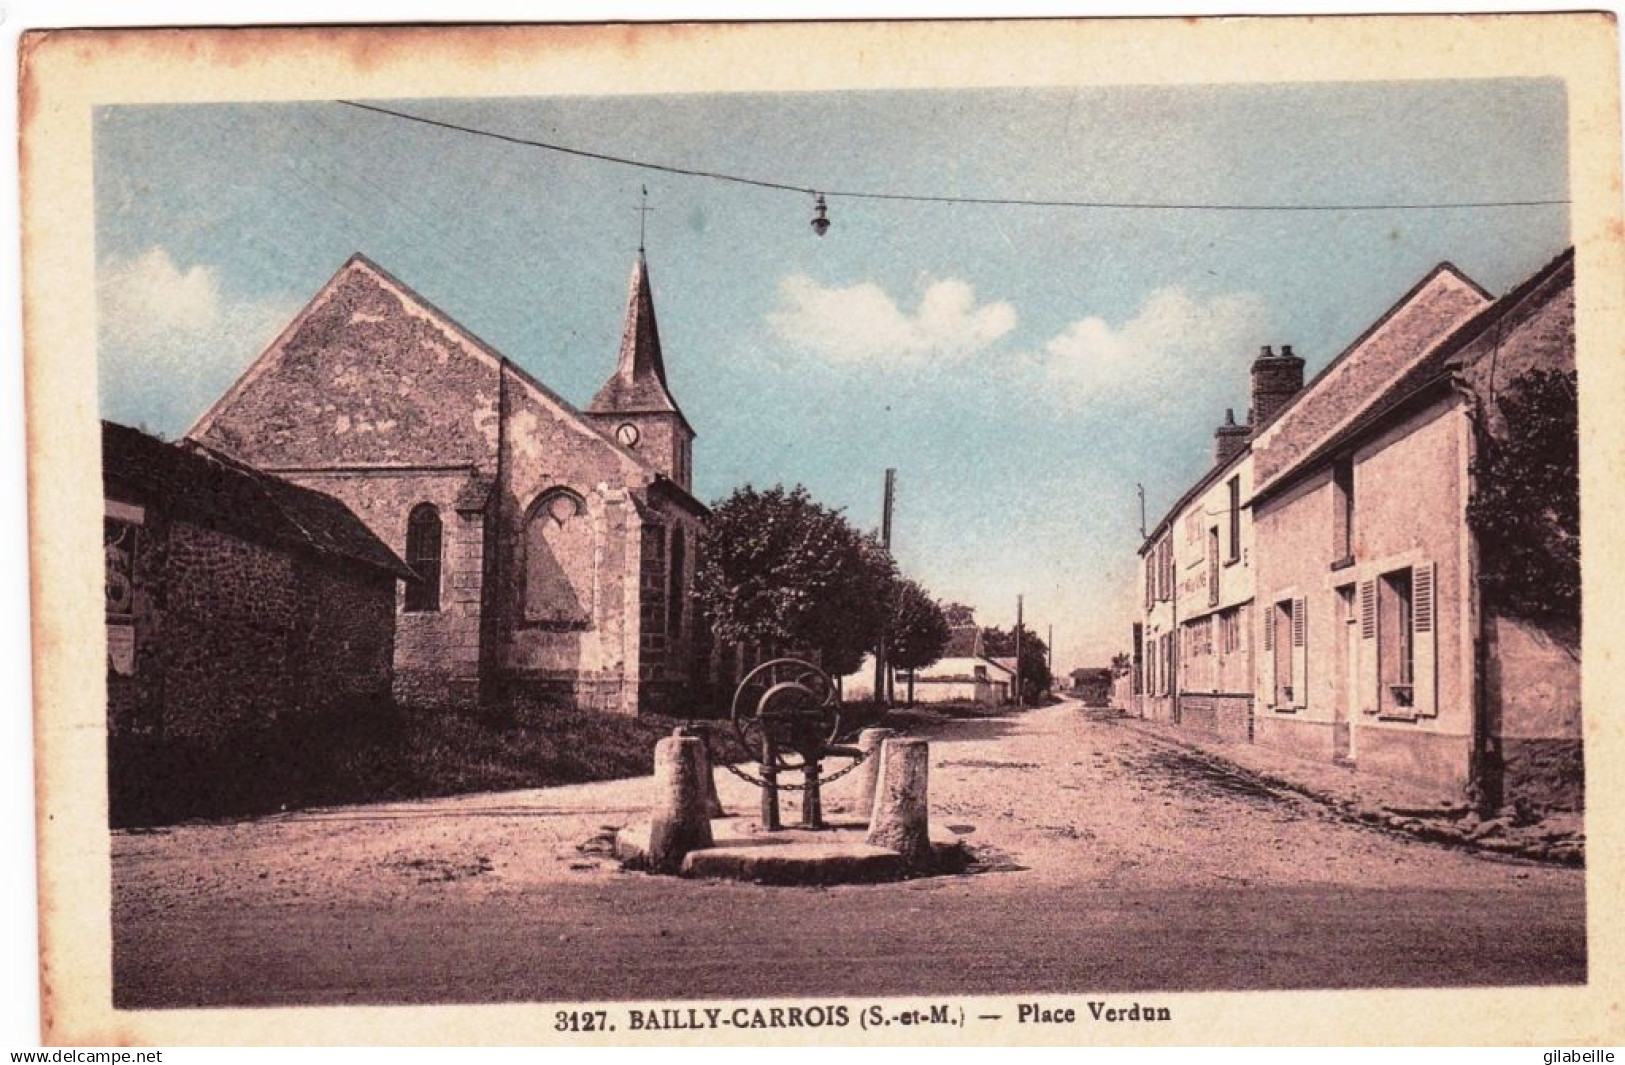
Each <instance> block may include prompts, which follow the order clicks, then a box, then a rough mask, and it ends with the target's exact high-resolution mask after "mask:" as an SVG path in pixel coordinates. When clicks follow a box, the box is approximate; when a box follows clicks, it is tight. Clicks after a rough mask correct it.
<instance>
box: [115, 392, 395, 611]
mask: <svg viewBox="0 0 1625 1065" xmlns="http://www.w3.org/2000/svg"><path fill="white" fill-rule="evenodd" d="M102 479H103V482H104V484H105V486H106V490H107V492H108V494H109V495H111V496H113V497H115V498H122V499H127V500H128V501H129V502H132V503H141V504H144V505H148V506H153V507H158V508H161V509H162V510H163V511H164V512H165V513H166V514H168V515H170V516H172V517H176V518H181V519H184V520H186V521H190V522H193V523H195V524H198V525H204V526H207V527H209V528H213V529H219V530H221V531H229V532H231V533H233V534H235V535H238V536H240V537H242V538H243V539H245V540H253V541H256V542H259V543H270V544H275V545H277V546H281V547H287V548H292V549H294V550H304V551H310V552H313V553H315V554H318V555H322V556H325V557H328V558H338V559H344V560H346V561H349V562H358V563H361V564H363V565H366V566H370V567H373V568H374V569H380V570H384V571H385V572H388V573H391V574H393V575H395V576H397V577H400V578H402V579H405V580H414V579H416V576H417V575H416V574H415V573H413V572H412V571H411V570H410V569H409V568H408V567H407V565H406V563H404V562H402V561H401V560H400V558H398V557H397V556H396V555H395V552H393V551H391V550H390V549H389V548H388V547H387V546H385V545H384V543H383V541H381V540H379V539H378V537H377V536H375V535H374V534H373V532H372V530H371V529H369V528H367V526H366V525H365V524H363V523H362V521H361V519H360V518H358V517H356V516H355V514H353V513H352V512H351V511H350V509H349V508H348V507H346V506H345V505H344V504H343V503H340V502H339V501H338V500H336V499H334V498H333V497H332V496H329V495H324V494H323V493H321V492H318V491H315V490H314V489H310V488H302V487H300V486H299V485H296V484H291V483H289V482H288V481H284V480H282V479H281V478H279V477H273V476H271V475H270V474H268V473H262V472H261V471H259V470H256V469H254V468H253V467H251V466H247V465H244V464H243V463H241V462H238V461H237V460H235V459H232V458H229V457H227V456H226V455H223V454H221V453H220V452H218V451H214V450H212V449H210V448H207V447H205V446H204V445H202V444H198V443H196V442H193V441H188V442H187V443H185V444H184V445H176V444H166V443H164V442H163V441H162V440H158V439H156V438H154V437H151V436H148V435H147V434H146V433H143V432H141V431H139V430H137V429H131V428H129V427H128V426H124V425H118V424H115V423H113V422H105V421H104V422H102Z"/></svg>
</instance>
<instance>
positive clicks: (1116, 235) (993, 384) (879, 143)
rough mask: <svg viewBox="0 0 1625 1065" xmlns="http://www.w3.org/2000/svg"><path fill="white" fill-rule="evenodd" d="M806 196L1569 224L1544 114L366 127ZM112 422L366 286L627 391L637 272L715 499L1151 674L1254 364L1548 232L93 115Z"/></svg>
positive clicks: (1062, 644) (1180, 102) (1542, 255)
mask: <svg viewBox="0 0 1625 1065" xmlns="http://www.w3.org/2000/svg"><path fill="white" fill-rule="evenodd" d="M370 102H372V103H376V104H379V105H381V106H387V107H391V108H395V109H399V110H403V111H408V112H411V113H413V114H418V115H423V116H425V117H430V118H433V119H436V120H438V121H443V122H450V123H455V124H459V125H465V126H471V127H476V128H480V129H485V130H490V131H493V132H499V133H503V134H507V135H511V136H517V137H523V138H527V139H539V140H545V141H549V142H553V143H558V144H563V145H568V146H572V147H576V148H581V149H585V150H588V151H594V152H599V153H605V154H611V155H618V156H625V157H631V158H636V159H640V160H645V161H649V162H656V163H662V164H669V165H673V166H678V167H684V168H692V169H701V170H706V171H712V172H722V173H729V174H737V175H742V176H747V177H752V178H758V179H762V180H766V181H772V182H781V183H788V184H793V185H797V186H801V187H810V188H819V189H824V190H831V191H832V192H833V191H835V190H840V191H853V190H862V191H872V192H879V193H891V194H897V193H906V194H924V195H930V196H942V197H976V198H993V199H1016V200H1074V201H1077V200H1087V201H1096V202H1099V201H1125V202H1136V203H1146V202H1156V203H1184V204H1224V203H1229V204H1235V203H1248V204H1281V205H1285V204H1291V205H1305V204H1351V203H1377V204H1396V203H1440V202H1465V201H1504V200H1553V199H1556V200H1561V199H1563V198H1565V197H1566V196H1567V195H1568V179H1567V170H1568V164H1567V155H1568V153H1567V141H1566V132H1565V131H1566V123H1567V117H1566V108H1565V99H1564V93H1563V87H1562V83H1561V82H1558V81H1549V80H1529V79H1502V80H1495V81H1461V82H1404V83H1372V84H1318V85H1252V86H1211V85H1208V86H1200V87H1134V86H1121V87H1091V88H1078V89H1074V88H1064V89H1046V90H1026V89H1023V90H965V91H959V90H953V91H944V90H931V91H907V92H841V93H837V92H830V93H800V94H743V93H742V94H670V95H661V96H619V97H550V98H526V99H516V98H515V99H506V98H505V99H433V100H388V101H370ZM95 162H96V218H97V263H98V272H97V281H98V316H99V318H98V338H99V350H98V354H99V358H100V368H101V371H100V384H101V406H102V411H103V416H104V417H108V418H111V419H113V420H116V421H122V422H125V423H128V424H136V425H142V426H145V427H147V428H148V429H151V430H153V431H157V432H160V433H163V434H164V435H166V436H169V437H177V436H180V435H181V434H183V433H184V432H185V431H186V430H187V429H188V428H189V426H190V425H191V424H192V422H193V421H194V420H195V419H196V418H197V417H198V416H199V415H200V414H201V413H202V412H203V411H204V410H205V409H206V408H207V407H208V405H209V404H210V403H211V402H212V401H213V400H214V399H215V398H216V397H218V395H219V394H220V393H221V392H222V391H223V390H224V389H225V388H226V387H227V386H229V385H230V384H231V382H232V381H234V380H235V379H236V377H237V376H238V375H239V374H240V373H241V372H242V371H243V370H244V369H245V368H246V367H247V366H248V365H249V363H251V362H252V361H253V359H254V357H255V356H256V355H257V354H258V353H259V352H260V351H261V350H262V349H263V348H264V346H265V345H266V344H267V343H268V342H269V341H270V340H271V339H272V338H273V337H274V336H275V335H276V333H277V332H278V331H279V330H280V329H281V327H282V326H283V325H285V324H286V323H287V321H288V320H289V319H290V318H291V317H292V316H293V315H294V314H295V313H296V312H297V311H298V310H299V308H300V307H301V306H303V305H304V303H305V302H306V301H308V300H309V299H310V298H311V296H313V295H314V294H315V293H316V291H317V290H318V289H319V288H320V287H321V285H322V284H323V283H324V282H325V281H326V280H327V279H328V278H329V277H330V276H331V275H332V274H333V273H334V272H335V271H336V270H337V269H338V268H339V267H340V266H341V265H342V264H343V262H344V261H345V260H346V259H347V258H348V257H349V256H350V255H351V254H353V253H355V252H358V251H359V252H363V253H365V254H366V255H367V256H368V257H370V258H371V259H373V260H374V261H376V262H377V263H379V264H380V265H381V266H383V267H384V268H385V269H386V270H388V271H390V272H391V273H392V274H394V275H395V276H396V277H398V278H400V279H401V280H402V281H404V282H405V283H406V284H408V285H409V286H411V287H412V288H413V289H415V290H416V291H417V292H419V293H420V294H422V295H423V296H424V297H426V298H427V299H428V300H430V301H431V302H432V303H434V304H436V305H437V306H439V307H440V308H441V309H442V310H443V311H445V312H447V313H448V314H450V315H451V316H452V317H453V318H455V319H456V320H457V321H458V322H459V323H461V324H462V325H463V326H464V327H465V328H467V329H469V330H470V331H472V332H473V333H475V334H476V335H478V336H479V337H481V338H482V339H483V340H485V341H486V342H487V343H489V344H490V345H491V346H493V347H495V348H496V349H497V350H499V351H501V352H503V353H504V354H506V355H507V356H508V357H509V358H511V359H513V360H514V361H516V362H518V363H519V364H521V365H522V366H524V367H525V368H526V369H528V370H529V371H530V372H532V373H533V374H535V375H536V376H537V377H539V378H540V379H541V380H543V381H544V382H546V383H547V384H549V385H550V386H551V387H553V388H554V389H555V390H556V391H558V392H559V393H561V394H562V395H563V396H564V397H565V398H567V399H569V400H571V401H572V402H575V403H576V404H578V405H585V403H586V402H587V401H588V399H589V398H590V397H591V395H592V394H593V392H594V391H595V390H596V389H597V387H598V385H599V384H600V383H602V381H603V379H604V378H605V377H607V376H608V375H609V373H610V371H611V370H612V369H613V367H614V363H615V357H616V352H617V349H618V346H619V339H620V330H621V325H622V319H623V314H624V310H625V300H626V284H627V275H628V273H629V271H630V269H631V265H632V262H633V259H634V256H635V254H636V248H637V244H638V225H639V215H638V213H637V211H636V208H637V207H638V205H639V203H640V198H641V193H640V189H641V188H642V187H644V186H646V187H647V189H648V203H649V206H650V207H651V208H653V210H652V211H651V212H650V213H649V214H648V215H647V234H646V244H647V249H648V260H649V267H650V275H651V278H652V281H653V284H654V295H655V305H656V310H657V314H658V317H659V322H660V333H661V341H662V346H663V349H664V352H665V360H666V367H667V372H668V377H669V379H670V384H671V389H672V392H673V394H674V395H675V396H676V397H677V400H678V402H679V403H680V404H681V405H682V407H683V409H684V411H685V412H686V414H687V415H688V418H689V420H690V421H691V422H692V423H693V424H694V426H695V428H696V430H697V431H698V433H699V437H698V440H697V441H696V443H695V449H694V479H695V494H696V495H697V496H699V497H700V498H701V499H702V500H706V501H716V500H719V499H721V498H723V497H725V496H727V495H728V494H729V493H730V492H731V491H732V490H733V489H734V488H735V487H737V486H739V485H741V484H745V483H752V484H756V485H759V486H760V485H768V484H774V483H785V484H794V483H801V484H805V485H806V486H807V487H808V488H809V490H810V491H811V492H812V494H813V495H814V497H815V498H817V499H819V500H820V501H821V502H823V503H825V504H827V505H830V506H832V507H838V508H842V509H844V511H845V512H846V514H847V515H848V516H849V517H850V518H851V520H852V521H853V522H854V524H856V525H858V526H859V527H861V528H875V527H877V526H878V524H879V519H880V507H881V495H882V482H883V476H884V471H885V469H886V468H887V467H894V468H896V470H897V471H898V472H897V505H896V514H895V520H894V527H893V553H894V554H895V555H896V557H897V559H898V563H899V565H900V567H901V568H902V569H903V571H904V572H905V573H907V574H908V575H910V576H912V577H915V578H916V579H918V580H920V581H921V582H922V583H923V584H924V585H925V586H926V587H927V588H928V589H930V590H931V592H932V593H933V594H935V595H937V596H938V597H940V598H941V599H943V600H945V601H959V602H964V603H968V604H970V605H972V606H973V607H975V608H976V612H977V618H978V620H979V621H980V622H982V623H983V624H997V625H1003V626H1008V625H1010V624H1011V623H1012V622H1013V621H1014V616H1015V604H1016V597H1017V595H1018V594H1019V595H1023V596H1024V597H1025V604H1026V620H1027V623H1028V625H1029V626H1030V627H1032V628H1033V629H1034V630H1035V631H1037V632H1038V633H1039V634H1040V635H1045V634H1046V632H1047V630H1048V629H1049V628H1050V627H1053V629H1054V635H1055V643H1056V650H1055V660H1054V664H1055V666H1056V667H1057V668H1058V669H1062V670H1065V669H1071V668H1074V667H1077V666H1085V665H1103V664H1105V663H1106V662H1107V661H1109V659H1110V657H1111V655H1112V654H1113V653H1114V652H1116V651H1120V650H1126V649H1127V647H1128V644H1129V624H1130V621H1131V617H1132V610H1133V604H1134V602H1135V599H1136V594H1135V593H1136V587H1135V585H1136V582H1135V566H1136V549H1137V548H1138V546H1139V542H1140V536H1139V527H1140V514H1139V502H1138V496H1137V490H1136V486H1137V485H1144V488H1145V494H1146V500H1147V512H1148V513H1147V518H1148V522H1149V523H1150V524H1155V522H1156V521H1157V520H1158V518H1160V517H1161V515H1162V514H1163V512H1164V511H1165V510H1166V509H1167V508H1168V507H1169V506H1170V505H1171V504H1172V503H1173V502H1174V500H1175V499H1176V498H1177V497H1178V496H1179V495H1180V494H1181V492H1183V491H1184V489H1185V488H1187V487H1188V486H1189V485H1190V484H1191V483H1192V482H1194V481H1195V480H1196V479H1197V478H1198V477H1200V476H1201V475H1202V473H1203V472H1205V471H1206V469H1207V468H1208V467H1209V466H1210V464H1211V461H1212V442H1213V436H1212V434H1213V429H1214V428H1215V427H1216V426H1217V425H1218V424H1220V423H1221V422H1222V421H1223V419H1224V413H1225V409H1226V408H1227V407H1231V408H1235V410H1236V413H1237V415H1238V417H1240V416H1244V413H1245V410H1246V407H1247V405H1248V396H1247V392H1248V379H1247V367H1248V365H1249V363H1250V362H1251V360H1252V358H1253V357H1254V356H1255V355H1256V353H1257V351H1258V349H1259V347H1260V346H1261V345H1263V344H1277V345H1278V344H1282V343H1289V344H1292V345H1293V348H1294V350H1295V351H1296V352H1297V353H1298V354H1299V355H1301V356H1303V357H1304V358H1305V360H1306V362H1307V369H1306V372H1307V373H1308V374H1311V375H1312V374H1313V373H1314V372H1316V371H1317V370H1318V369H1320V368H1321V367H1322V366H1324V365H1325V364H1326V363H1327V362H1328V361H1330V359H1332V358H1333V357H1334V356H1335V355H1336V354H1337V353H1338V352H1339V351H1341V350H1342V349H1343V348H1344V347H1345V346H1346V345H1347V344H1349V343H1350V342H1351V341H1352V340H1354V338H1355V337H1357V336H1358V335H1359V334H1360V333H1361V332H1362V331H1363V330H1364V329H1365V327H1366V326H1367V325H1369V324H1370V323H1371V322H1372V321H1374V320H1375V319H1376V318H1377V317H1379V316H1380V315H1381V314H1382V312H1383V311H1384V310H1386V309H1387V308H1388V307H1389V306H1390V305H1391V304H1392V303H1393V302H1394V301H1395V300H1396V299H1398V298H1399V297H1400V296H1401V295H1402V294H1404V292H1405V291H1406V290H1408V289H1409V288H1410V287H1411V286H1412V285H1413V284H1415V283H1416V282H1417V281H1418V280H1420V279H1421V277H1422V276H1423V275H1424V274H1426V273H1427V272H1428V270H1430V269H1431V268H1432V267H1433V266H1434V265H1436V264H1437V263H1438V262H1440V261H1444V260H1448V261H1450V262H1453V263H1455V264H1456V265H1457V266H1458V267H1459V268H1460V269H1461V270H1463V271H1464V272H1466V273H1467V274H1468V275H1469V276H1471V277H1472V278H1473V279H1475V280H1476V281H1478V282H1479V283H1480V284H1481V285H1483V286H1484V287H1485V288H1487V289H1488V290H1489V291H1491V292H1492V293H1500V292H1504V291H1506V290H1507V289H1509V288H1510V287H1512V286H1513V285H1515V284H1516V283H1517V282H1518V281H1519V280H1521V279H1522V278H1524V277H1525V276H1527V275H1529V274H1530V273H1532V272H1534V271H1535V270H1536V269H1538V268H1539V267H1540V266H1541V265H1543V264H1544V263H1545V262H1546V261H1548V260H1549V259H1551V258H1552V257H1553V256H1555V255H1556V254H1557V253H1559V252H1560V251H1561V250H1562V249H1563V248H1564V247H1565V246H1566V245H1567V243H1568V240H1569V237H1568V212H1567V208H1566V207H1565V206H1563V205H1561V204H1559V205H1554V206H1533V207H1502V208H1493V209H1484V210H1466V209H1442V210H1403V211H1402V210H1383V211H1366V212H1350V211H1289V212H1287V211H1283V212H1257V211H1247V212H1239V211H1215V210H1199V209H1182V210H1177V211H1162V210H1108V209H1101V208H1060V207H1037V206H992V205H971V204H963V203H959V204H956V203H916V202H904V201H897V200H873V199H854V198H850V197H843V196H839V195H833V194H832V195H831V196H830V197H829V217H830V219H831V222H832V223H833V224H832V226H831V228H830V230H829V232H828V234H827V235H826V236H824V237H822V238H820V237H818V236H817V235H815V234H814V232H813V230H812V229H811V227H810V226H809V224H808V223H809V221H810V219H811V217H812V212H813V203H812V199H811V197H810V196H808V195H806V194H804V193H801V192H794V191H781V190H772V189H762V188H756V187H752V186H748V185H742V184H737V183H731V182H720V181H714V180H706V179H701V178H696V177H689V176H681V175H674V174H669V173H663V172H652V171H647V170H640V169H636V168H633V167H628V166H624V165H618V164H614V163H610V162H605V161H601V160H593V159H586V158H581V157H577V156H570V155H565V154H560V153H556V152H549V151H543V150H538V149H535V148H529V147H523V146H518V145H513V144H508V143H505V142H502V141H498V140H493V139H490V138H485V137H477V136H470V135H468V134H463V133H457V132H453V131H448V130H443V129H437V128H432V127H428V126H424V125H422V124H419V123H413V122H407V121H403V120H400V119H396V118H391V117H388V116H383V115H379V114H375V113H371V112H366V111H362V110H358V109H355V108H351V107H348V106H345V105H344V104H341V103H338V102H329V103H319V102H318V103H289V104H277V103H252V104H219V105H184V106H182V105H174V106H141V107H129V106H119V107H104V108H101V109H99V110H98V111H97V113H96V125H95Z"/></svg>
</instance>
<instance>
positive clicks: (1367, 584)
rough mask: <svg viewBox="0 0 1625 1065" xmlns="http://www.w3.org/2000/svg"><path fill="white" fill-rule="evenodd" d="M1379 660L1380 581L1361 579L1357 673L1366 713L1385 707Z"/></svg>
mask: <svg viewBox="0 0 1625 1065" xmlns="http://www.w3.org/2000/svg"><path fill="white" fill-rule="evenodd" d="M1378 668H1379V667H1378V663H1377V582H1376V581H1375V580H1370V581H1361V582H1360V661H1359V665H1358V668H1357V669H1355V670H1354V672H1353V676H1354V678H1355V683H1356V685H1357V686H1358V691H1357V692H1356V695H1357V696H1358V697H1359V698H1358V702H1359V706H1360V712H1361V713H1362V714H1376V713H1378V712H1379V711H1380V710H1381V708H1382V702H1381V695H1382V677H1381V675H1380V674H1379V672H1378Z"/></svg>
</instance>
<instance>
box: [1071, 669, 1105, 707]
mask: <svg viewBox="0 0 1625 1065" xmlns="http://www.w3.org/2000/svg"><path fill="white" fill-rule="evenodd" d="M1070 675H1071V677H1072V694H1073V695H1076V696H1077V697H1078V698H1079V699H1081V700H1083V705H1085V706H1106V705H1108V704H1110V702H1111V700H1112V671H1111V670H1110V669H1107V668H1104V667H1101V668H1088V667H1086V668H1083V669H1074V670H1073V671H1072V673H1071V674H1070Z"/></svg>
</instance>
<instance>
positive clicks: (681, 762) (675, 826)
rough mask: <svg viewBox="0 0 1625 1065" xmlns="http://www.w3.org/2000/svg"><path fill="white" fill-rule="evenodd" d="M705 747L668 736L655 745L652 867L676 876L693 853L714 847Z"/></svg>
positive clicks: (679, 737)
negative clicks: (708, 814)
mask: <svg viewBox="0 0 1625 1065" xmlns="http://www.w3.org/2000/svg"><path fill="white" fill-rule="evenodd" d="M704 763H705V746H704V744H702V743H701V742H700V741H699V740H697V739H695V738H694V737H692V736H667V737H666V738H665V739H663V740H661V741H660V742H659V743H657V744H655V787H657V788H658V789H659V790H660V794H659V796H658V797H657V798H656V799H655V808H654V811H653V814H652V815H651V816H650V818H649V868H650V869H651V870H653V871H654V872H657V873H675V872H677V871H678V870H679V869H681V868H682V866H683V856H684V855H686V854H687V853H688V852H689V851H692V850H699V849H701V848H702V847H709V846H711V842H712V840H711V818H710V817H709V816H707V813H706V809H705V805H706V804H705V780H704V776H703V774H702V772H701V771H702V770H703V769H704V768H705V765H704Z"/></svg>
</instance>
